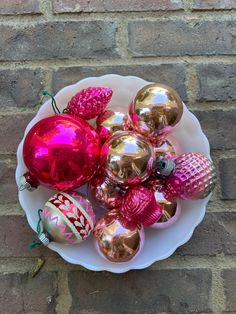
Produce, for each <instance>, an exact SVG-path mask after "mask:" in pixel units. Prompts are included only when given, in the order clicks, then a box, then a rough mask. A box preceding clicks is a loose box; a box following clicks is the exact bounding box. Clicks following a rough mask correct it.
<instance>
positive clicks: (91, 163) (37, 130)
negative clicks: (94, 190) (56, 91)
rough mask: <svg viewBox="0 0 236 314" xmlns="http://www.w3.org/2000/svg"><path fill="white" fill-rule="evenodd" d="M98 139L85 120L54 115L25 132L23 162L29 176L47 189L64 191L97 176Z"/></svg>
mask: <svg viewBox="0 0 236 314" xmlns="http://www.w3.org/2000/svg"><path fill="white" fill-rule="evenodd" d="M100 147H101V144H100V140H99V137H98V135H97V133H96V132H95V130H94V128H93V127H92V126H90V125H89V124H88V123H87V122H86V121H84V120H82V119H80V118H78V117H77V118H75V117H73V116H70V115H68V114H57V115H54V116H51V117H47V118H45V119H42V120H40V121H38V122H37V123H36V124H35V125H34V126H33V127H32V128H31V129H30V130H29V132H28V134H27V135H26V138H25V140H24V145H23V159H24V162H25V165H26V167H27V168H28V170H29V172H30V174H31V175H32V176H33V177H34V178H35V179H36V180H38V182H39V183H40V184H42V185H44V186H46V187H47V188H50V189H54V190H60V191H66V190H73V189H75V188H78V187H80V186H82V185H83V184H85V183H87V182H88V181H89V180H90V179H91V178H92V177H93V176H94V174H95V173H96V171H97V169H98V165H99V157H100Z"/></svg>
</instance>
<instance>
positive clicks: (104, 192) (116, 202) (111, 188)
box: [89, 175, 124, 209]
mask: <svg viewBox="0 0 236 314" xmlns="http://www.w3.org/2000/svg"><path fill="white" fill-rule="evenodd" d="M89 190H90V192H91V194H92V196H93V198H94V199H95V200H96V201H97V202H98V203H99V204H101V205H103V206H105V207H106V208H107V209H113V208H117V207H120V206H121V203H122V199H123V194H124V191H123V190H121V188H120V187H119V186H118V185H117V184H115V183H113V182H111V181H110V180H109V179H108V178H107V177H106V176H104V175H100V176H96V177H94V178H93V179H92V180H91V181H90V182H89Z"/></svg>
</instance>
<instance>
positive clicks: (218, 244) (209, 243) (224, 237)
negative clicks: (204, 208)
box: [177, 213, 236, 256]
mask: <svg viewBox="0 0 236 314" xmlns="http://www.w3.org/2000/svg"><path fill="white" fill-rule="evenodd" d="M235 224H236V213H207V214H206V216H205V218H204V220H203V221H202V223H201V224H200V225H199V226H198V227H197V228H196V230H195V231H194V234H193V237H192V238H191V239H190V240H189V242H188V243H186V244H185V245H184V246H182V247H180V248H179V249H178V250H177V254H180V255H184V256H186V255H192V256H199V255H205V256H214V255H217V254H222V253H224V254H227V255H228V254H235V253H236V229H235Z"/></svg>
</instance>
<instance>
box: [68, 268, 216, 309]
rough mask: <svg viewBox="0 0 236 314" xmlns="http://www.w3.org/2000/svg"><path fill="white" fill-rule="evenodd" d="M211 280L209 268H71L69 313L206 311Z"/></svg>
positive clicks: (209, 303) (208, 307)
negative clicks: (120, 270) (113, 271)
mask: <svg viewBox="0 0 236 314" xmlns="http://www.w3.org/2000/svg"><path fill="white" fill-rule="evenodd" d="M211 281H212V278H211V271H210V270H209V269H192V270H187V269H181V270H180V269H165V270H146V271H145V270H144V271H130V272H128V273H125V274H118V275H117V274H111V273H106V272H86V271H72V272H70V273H69V289H70V292H71V295H72V306H71V308H70V313H71V314H72V313H73V314H76V313H121V314H125V313H132V314H138V313H148V314H154V313H163V312H165V313H166V312H168V313H198V312H200V313H202V312H204V313H205V312H210V311H211ZM111 296H112V297H111Z"/></svg>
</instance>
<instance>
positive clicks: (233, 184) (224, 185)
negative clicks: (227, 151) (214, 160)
mask: <svg viewBox="0 0 236 314" xmlns="http://www.w3.org/2000/svg"><path fill="white" fill-rule="evenodd" d="M219 168H220V180H221V194H222V198H223V199H228V200H235V199H236V158H224V159H221V160H220V164H219Z"/></svg>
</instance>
